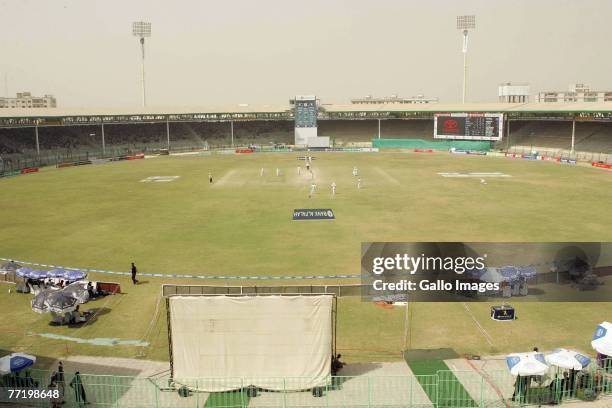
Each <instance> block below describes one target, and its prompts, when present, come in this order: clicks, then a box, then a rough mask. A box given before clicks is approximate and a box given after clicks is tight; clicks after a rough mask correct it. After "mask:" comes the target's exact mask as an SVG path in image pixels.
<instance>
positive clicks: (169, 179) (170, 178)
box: [140, 176, 181, 183]
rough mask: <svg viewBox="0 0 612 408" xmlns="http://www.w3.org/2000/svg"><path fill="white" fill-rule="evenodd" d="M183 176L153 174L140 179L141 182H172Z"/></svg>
mask: <svg viewBox="0 0 612 408" xmlns="http://www.w3.org/2000/svg"><path fill="white" fill-rule="evenodd" d="M179 177H181V176H151V177H147V178H145V179H142V180H140V182H141V183H170V182H172V181H175V180H176V179H178V178H179Z"/></svg>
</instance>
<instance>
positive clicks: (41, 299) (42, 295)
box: [31, 290, 54, 313]
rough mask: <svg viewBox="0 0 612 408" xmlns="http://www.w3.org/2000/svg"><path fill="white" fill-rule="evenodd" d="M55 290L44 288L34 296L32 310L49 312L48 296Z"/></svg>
mask: <svg viewBox="0 0 612 408" xmlns="http://www.w3.org/2000/svg"><path fill="white" fill-rule="evenodd" d="M53 292H54V291H53V290H42V291H40V292H39V293H38V294H37V295H36V296H34V297H33V298H32V301H31V305H32V310H33V311H35V312H36V313H46V312H48V311H49V307H48V306H47V303H46V302H47V297H49V295H50V294H51V293H53Z"/></svg>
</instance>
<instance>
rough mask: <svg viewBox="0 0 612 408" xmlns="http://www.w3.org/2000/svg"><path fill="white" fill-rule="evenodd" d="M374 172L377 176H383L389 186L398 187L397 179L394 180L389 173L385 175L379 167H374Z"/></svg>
mask: <svg viewBox="0 0 612 408" xmlns="http://www.w3.org/2000/svg"><path fill="white" fill-rule="evenodd" d="M374 170H376V172H377V173H378V174H380V175H381V176H383V177H384V178H385V179H386V180H387V181H388V182H390V183H391V184H395V185H398V186H399V185H400V184H401V183H400V182H399V180H398V179H396V178H395V177H393V176H392V175H390V174H389V173H387V172H386V171H384V170H383V169H381V168H380V167H374Z"/></svg>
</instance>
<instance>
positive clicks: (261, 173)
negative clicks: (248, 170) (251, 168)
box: [259, 167, 264, 177]
mask: <svg viewBox="0 0 612 408" xmlns="http://www.w3.org/2000/svg"><path fill="white" fill-rule="evenodd" d="M263 175H264V168H263V167H262V168H261V170H260V171H259V176H260V177H263Z"/></svg>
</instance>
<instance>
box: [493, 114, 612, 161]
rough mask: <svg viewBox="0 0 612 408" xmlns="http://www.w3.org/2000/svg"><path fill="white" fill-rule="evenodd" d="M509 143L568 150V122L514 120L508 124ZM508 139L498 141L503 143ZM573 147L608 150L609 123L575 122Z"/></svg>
mask: <svg viewBox="0 0 612 408" xmlns="http://www.w3.org/2000/svg"><path fill="white" fill-rule="evenodd" d="M510 132H511V136H510V141H509V142H510V143H509V146H510V147H512V146H532V147H533V148H534V149H536V150H537V148H553V149H565V150H568V149H570V147H571V135H572V123H571V122H569V121H563V122H559V121H515V122H511V124H510ZM507 143H508V140H505V141H502V142H501V143H500V144H501V145H504V146H507V145H508V144H507ZM575 150H577V151H585V152H594V153H607V154H609V153H612V124H610V123H607V122H576V135H575Z"/></svg>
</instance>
